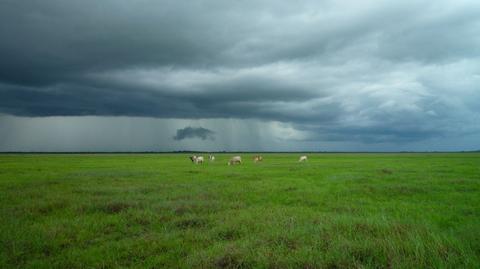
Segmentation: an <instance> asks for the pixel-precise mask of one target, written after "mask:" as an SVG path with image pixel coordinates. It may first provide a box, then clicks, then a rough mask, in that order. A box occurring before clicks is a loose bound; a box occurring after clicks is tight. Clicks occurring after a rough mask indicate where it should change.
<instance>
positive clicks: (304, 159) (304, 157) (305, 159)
mask: <svg viewBox="0 0 480 269" xmlns="http://www.w3.org/2000/svg"><path fill="white" fill-rule="evenodd" d="M307 160H308V159H307V156H305V155H303V156H300V159H298V162H306V161H307Z"/></svg>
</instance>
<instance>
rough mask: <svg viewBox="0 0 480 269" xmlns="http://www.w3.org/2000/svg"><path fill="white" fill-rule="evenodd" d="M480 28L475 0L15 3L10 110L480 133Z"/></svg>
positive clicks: (403, 135) (5, 93)
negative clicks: (453, 0) (434, 0)
mask: <svg viewBox="0 0 480 269" xmlns="http://www.w3.org/2000/svg"><path fill="white" fill-rule="evenodd" d="M479 31H480V2H478V1H473V0H460V1H455V2H452V1H436V2H435V3H432V2H431V1H423V0H421V1H402V2H396V3H390V2H389V3H386V2H385V3H383V2H378V1H373V0H363V1H348V0H341V1H321V2H319V1H313V0H312V1H310V0H307V1H302V2H301V3H289V2H283V3H278V2H272V1H270V0H262V1H253V0H246V1H237V2H235V3H226V2H225V1H220V0H213V1H197V2H195V3H181V2H178V1H153V0H141V1H135V2H132V1H128V0H104V1H101V2H99V1H94V0H85V1H81V2H65V1H60V0H44V1H35V0H25V1H14V0H6V1H2V2H1V3H0V38H1V40H2V42H0V59H2V60H1V61H0V96H1V98H0V113H2V114H7V115H15V116H22V117H51V116H69V117H72V116H99V117H109V116H115V117H118V116H127V117H153V118H160V119H177V120H179V119H197V120H200V119H242V120H258V121H261V122H263V121H265V122H282V123H285V124H289V125H291V126H292V127H293V128H295V129H296V130H298V131H301V132H305V133H308V135H305V136H302V139H305V140H306V141H324V142H327V141H353V142H361V143H367V144H369V145H371V144H375V143H377V144H378V143H384V142H386V141H387V142H393V143H396V144H398V145H400V144H406V143H413V142H419V141H425V140H428V139H432V138H436V137H440V138H441V137H456V139H462V137H463V136H464V135H467V134H468V135H471V134H478V135H479V136H480V130H479V127H477V126H480V92H479V91H478V85H480V38H479V36H480V35H478V33H479ZM214 129H215V130H217V128H214ZM218 129H220V128H218ZM170 136H171V134H170ZM452 139H453V138H452Z"/></svg>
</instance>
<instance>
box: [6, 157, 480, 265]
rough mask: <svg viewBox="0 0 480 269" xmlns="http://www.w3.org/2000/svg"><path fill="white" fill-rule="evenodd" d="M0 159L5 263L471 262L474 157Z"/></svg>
mask: <svg viewBox="0 0 480 269" xmlns="http://www.w3.org/2000/svg"><path fill="white" fill-rule="evenodd" d="M234 155H237V154H215V157H216V160H215V162H209V161H208V154H203V156H205V159H206V161H205V163H204V164H198V165H195V164H193V163H192V162H191V161H190V160H189V159H188V155H187V154H65V155H61V154H58V155H57V154H53V155H30V154H26V155H0V268H16V267H18V268H465V267H466V268H478V267H480V154H477V153H451V154H444V153H437V154H426V153H425V154H423V153H422V154H420V153H418V154H406V153H405V154H307V155H308V161H307V162H305V163H299V162H298V157H299V156H300V155H303V154H261V155H262V156H263V158H264V160H263V161H262V162H259V163H256V164H255V163H253V160H252V156H254V155H256V154H239V155H241V156H242V158H243V163H242V164H241V165H233V166H227V161H228V160H229V159H230V157H232V156H234Z"/></svg>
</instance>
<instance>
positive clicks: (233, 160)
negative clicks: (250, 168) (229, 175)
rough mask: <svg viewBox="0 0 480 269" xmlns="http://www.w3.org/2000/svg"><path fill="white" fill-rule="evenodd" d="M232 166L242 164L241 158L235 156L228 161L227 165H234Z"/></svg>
mask: <svg viewBox="0 0 480 269" xmlns="http://www.w3.org/2000/svg"><path fill="white" fill-rule="evenodd" d="M234 164H242V157H240V156H235V157H232V158H231V159H230V161H228V165H234Z"/></svg>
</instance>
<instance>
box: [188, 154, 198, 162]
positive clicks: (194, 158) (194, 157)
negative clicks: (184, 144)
mask: <svg viewBox="0 0 480 269" xmlns="http://www.w3.org/2000/svg"><path fill="white" fill-rule="evenodd" d="M188 158H190V160H191V161H192V163H194V162H195V160H196V159H197V156H195V155H193V156H190V157H188Z"/></svg>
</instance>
